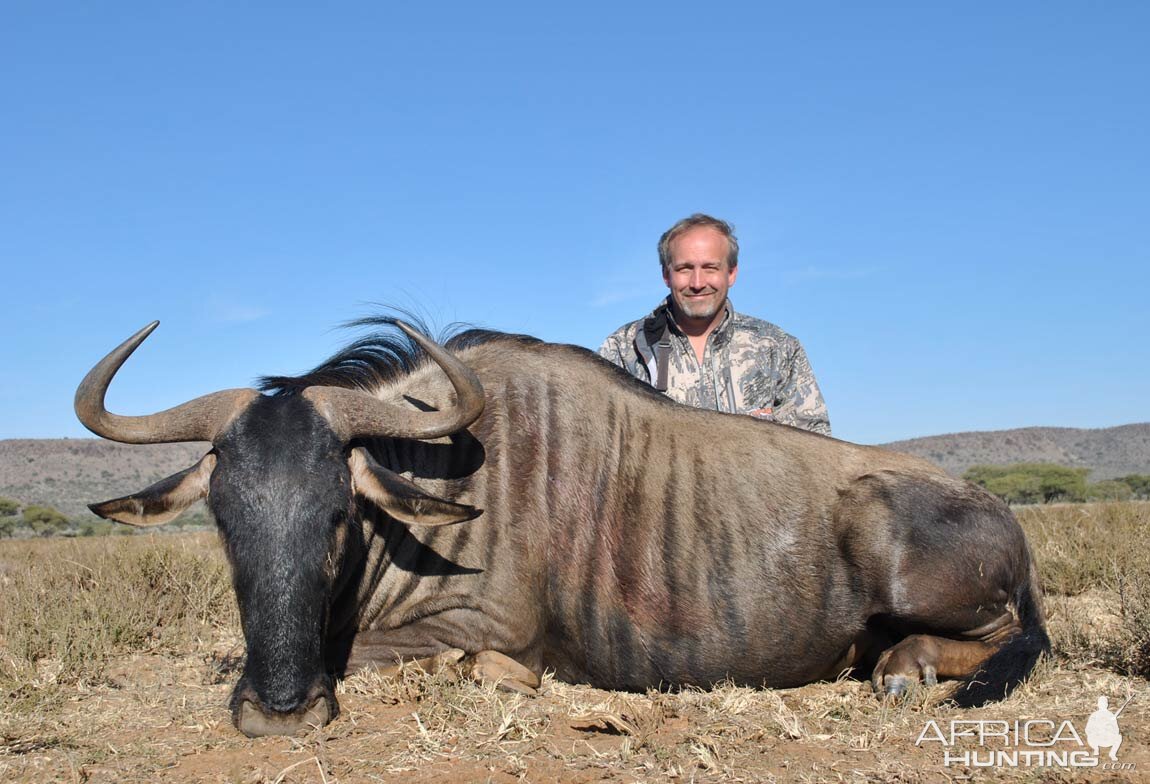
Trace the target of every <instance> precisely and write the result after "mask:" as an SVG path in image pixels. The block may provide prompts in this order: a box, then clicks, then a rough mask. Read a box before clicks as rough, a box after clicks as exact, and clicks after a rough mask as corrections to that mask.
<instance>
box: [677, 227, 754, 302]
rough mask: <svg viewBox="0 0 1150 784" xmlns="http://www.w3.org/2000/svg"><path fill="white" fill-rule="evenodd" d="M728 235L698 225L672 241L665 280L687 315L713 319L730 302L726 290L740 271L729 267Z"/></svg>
mask: <svg viewBox="0 0 1150 784" xmlns="http://www.w3.org/2000/svg"><path fill="white" fill-rule="evenodd" d="M727 249H728V246H727V238H726V237H724V236H723V235H722V234H721V233H720V232H719V231H717V230H716V229H712V228H711V227H709V226H697V227H695V228H693V229H688V230H687V231H685V232H683V233H682V234H680V235H679V236H678V237H676V238H675V240H674V242H672V243H671V265H670V269H666V270H664V271H663V282H664V283H666V284H667V288H669V289H671V299H672V300H673V301H674V303H675V306H676V307H677V309H678V310H679V312H680V313H682V314H683V315H684V316H686V317H688V318H692V319H712V318H714V317H715V314H717V313H718V312H719V311H720V310H722V308H723V303H724V302H726V301H727V289H729V288H730V287H731V286H732V284H734V282H735V275H737V274H738V272H739V270H738V268H737V267H736V268H735V269H729V268H728V267H727Z"/></svg>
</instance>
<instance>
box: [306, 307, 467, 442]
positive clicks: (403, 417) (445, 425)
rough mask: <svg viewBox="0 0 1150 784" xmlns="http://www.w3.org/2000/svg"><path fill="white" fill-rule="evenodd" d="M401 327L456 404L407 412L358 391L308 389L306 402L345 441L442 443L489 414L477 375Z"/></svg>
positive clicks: (416, 333) (417, 335)
mask: <svg viewBox="0 0 1150 784" xmlns="http://www.w3.org/2000/svg"><path fill="white" fill-rule="evenodd" d="M395 325H396V326H397V327H399V328H400V329H402V330H403V331H404V332H406V333H407V335H408V336H409V337H410V338H411V339H412V340H414V341H415V342H416V343H418V344H419V345H420V346H421V347H422V348H423V350H424V351H426V352H427V353H428V355H430V356H431V358H432V359H434V360H435V362H436V364H437V365H439V367H441V368H443V372H444V373H445V374H446V375H447V378H448V379H450V381H451V385H452V386H453V387H454V388H455V397H456V405H455V407H454V408H450V409H447V410H445V411H407V410H404V409H402V408H397V407H396V406H392V405H388V404H387V403H384V402H382V401H381V400H379V399H378V398H376V397H373V396H371V395H369V394H368V393H366V392H361V391H360V390H357V389H344V388H342V387H308V388H307V389H305V390H304V391H303V395H304V397H306V398H307V399H308V400H310V401H311V402H312V404H313V405H315V407H316V409H317V410H318V411H319V412H320V413H321V414H322V415H323V416H324V417H325V418H326V419H327V421H328V422H329V423H330V424H331V426H332V429H333V430H334V431H335V432H336V435H338V436H339V437H340V438H342V439H343V440H344V441H350V440H351V439H353V438H370V437H372V436H395V437H397V438H416V439H423V438H439V437H440V436H447V435H451V434H452V433H458V432H459V431H460V430H462V429H463V428H465V427H467V426H468V425H470V424H471V423H472V422H474V421H475V420H476V419H478V418H479V415H480V414H482V413H483V405H484V402H485V400H484V398H483V385H482V384H480V383H479V378H478V377H477V376H476V375H475V373H474V372H473V371H472V370H471V368H469V367H467V365H464V364H463V363H462V362H460V361H459V360H458V359H456V358H455V357H454V356H453V355H452V354H451V353H450V352H448V351H447V349H445V348H443V347H442V346H440V345H439V344H437V343H435V342H434V341H432V340H430V339H428V338H426V337H424V336H423V335H421V334H419V333H418V332H416V331H415V330H414V329H412V328H411V327H409V326H408V325H407V324H404V323H403V322H402V321H399V320H396V322H395Z"/></svg>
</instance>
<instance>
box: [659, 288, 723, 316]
mask: <svg viewBox="0 0 1150 784" xmlns="http://www.w3.org/2000/svg"><path fill="white" fill-rule="evenodd" d="M717 294H718V292H717V291H713V292H711V293H710V295H711V296H710V297H709V298H708V299H706V300H691V299H688V298H686V297H682V296H679V297H672V299H674V301H675V304H676V305H678V306H679V310H680V311H682V313H683V315H684V316H686V317H687V318H692V319H712V318H714V317H715V314H716V313H718V312H719V311H720V310H722V309H723V304H724V303H725V302H726V297H719V296H716V295H717Z"/></svg>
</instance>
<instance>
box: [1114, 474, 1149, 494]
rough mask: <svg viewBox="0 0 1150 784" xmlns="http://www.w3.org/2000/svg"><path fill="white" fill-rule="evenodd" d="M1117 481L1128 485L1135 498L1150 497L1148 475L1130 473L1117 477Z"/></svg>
mask: <svg viewBox="0 0 1150 784" xmlns="http://www.w3.org/2000/svg"><path fill="white" fill-rule="evenodd" d="M1118 481H1119V482H1122V483H1123V484H1124V485H1126V486H1127V487H1129V488H1130V491H1131V492H1132V493H1133V494H1134V497H1135V498H1150V476H1147V475H1146V474H1130V475H1129V476H1123V477H1119V479H1118Z"/></svg>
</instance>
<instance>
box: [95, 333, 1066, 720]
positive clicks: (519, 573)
mask: <svg viewBox="0 0 1150 784" xmlns="http://www.w3.org/2000/svg"><path fill="white" fill-rule="evenodd" d="M376 323H378V324H381V325H392V324H394V325H397V326H398V327H399V328H400V329H402V331H403V333H406V337H405V336H404V334H401V333H400V332H399V331H397V330H395V329H394V327H393V326H388V327H386V328H385V329H383V330H381V332H380V333H379V334H377V335H375V336H373V337H371V338H365V339H363V340H360V341H359V342H357V343H354V344H352V345H351V346H349V347H348V348H347V349H346V350H344V351H343V352H342V353H340V354H337V355H336V356H335V357H333V358H332V359H331V360H329V361H328V362H327V363H325V364H323V365H321V366H320V367H318V368H317V369H316V370H314V371H313V372H311V373H308V374H306V375H303V376H299V377H292V378H288V377H277V378H265V379H264V381H263V384H262V390H263V392H262V393H261V392H260V391H256V390H254V389H236V390H228V391H223V392H216V393H213V394H210V395H206V396H204V397H200V398H197V399H195V400H193V401H191V402H188V403H185V404H183V405H180V406H177V407H176V408H172V409H169V410H167V411H162V412H160V413H157V414H152V415H150V416H141V417H126V416H118V415H115V414H111V413H108V412H107V410H106V409H105V406H104V395H105V392H106V390H107V388H108V384H109V383H110V382H111V380H112V377H113V376H114V375H115V373H116V371H117V370H118V369H119V368H120V366H121V365H122V364H123V362H124V361H125V360H126V359H127V358H128V356H129V355H130V354H131V353H132V352H133V351H134V350H135V349H136V348H137V347H138V346H139V345H140V344H141V343H142V342H143V341H144V339H145V338H146V337H147V336H148V335H149V334H150V333H151V332H152V330H153V329H154V328H155V326H156V325H155V324H152V325H149V326H147V327H145V328H144V329H142V330H140V331H139V332H138V333H136V334H135V335H133V336H132V337H131V338H129V339H128V340H127V341H125V342H124V343H123V344H122V345H120V346H119V347H118V348H116V349H114V350H113V351H112V352H111V353H110V354H108V356H107V357H105V358H104V359H103V360H102V361H101V362H100V363H99V364H97V365H96V366H95V367H94V368H93V369H92V371H91V372H90V373H89V374H88V376H87V377H86V378H85V379H84V381H83V383H82V384H81V385H80V388H79V390H78V391H77V393H76V411H77V414H78V416H79V417H80V420H81V421H82V422H83V423H84V424H85V425H86V426H87V427H88V428H89V429H91V430H92V431H93V432H95V433H97V434H98V435H101V436H104V437H105V438H110V439H113V440H116V441H123V442H127V443H157V442H173V441H210V442H211V445H212V446H211V451H210V452H208V453H207V454H206V455H205V456H204V457H203V458H202V459H201V460H200V461H199V462H198V463H197V464H196V465H194V466H192V467H191V468H189V469H187V470H185V471H182V472H180V473H178V474H176V475H174V476H172V477H169V478H167V479H164V480H162V481H160V482H158V483H156V484H154V485H152V486H151V487H149V488H147V489H145V490H143V491H141V492H139V493H137V494H135V495H131V496H127V497H125V498H119V499H116V500H113V501H107V502H105V503H101V504H95V505H93V506H92V507H91V508H92V509H93V511H95V512H96V513H97V514H99V515H102V516H104V517H108V518H111V519H114V520H119V521H121V522H125V523H131V524H134V525H150V524H155V523H162V522H165V521H167V520H170V519H172V518H173V517H175V516H176V515H177V514H179V513H180V511H181V510H183V509H184V508H186V507H187V506H188V505H189V504H191V503H193V502H195V501H196V500H199V499H202V498H206V499H207V503H208V505H209V507H210V509H211V511H212V513H213V515H214V516H215V519H216V522H217V524H218V526H219V532H220V535H221V538H222V541H223V545H224V548H225V551H226V554H227V558H228V561H229V563H230V565H231V570H232V576H233V582H234V585H235V591H236V598H237V600H238V603H239V609H240V617H241V620H242V624H243V631H244V638H245V640H246V643H247V659H246V663H245V666H244V670H243V674H242V676H241V677H240V679H239V682H238V684H237V685H236V687H235V690H234V692H233V695H232V700H231V708H232V716H233V720H234V722H235V724H236V726H237V727H238V728H239V729H240V730H242V731H243V732H245V733H247V734H249V735H262V734H271V733H291V732H295V731H298V730H300V729H302V728H306V727H308V726H312V725H317V724H323V723H325V722H327V721H330V720H331V719H332V718H334V717H335V715H336V713H337V711H338V704H337V702H336V699H335V694H334V690H333V680H332V679H333V677H337V676H338V675H339V674H340V673H343V672H345V671H347V669H348V668H350V667H355V666H358V665H360V664H366V663H378V664H387V663H394V662H396V661H399V660H407V659H416V660H424V661H425V663H427V661H435V662H442V661H447V660H450V661H453V662H455V663H457V666H459V667H460V668H461V669H462V670H463V671H465V672H466V673H468V674H470V675H472V676H474V677H477V678H480V679H482V680H486V681H495V682H498V683H499V684H500V685H501V686H502V687H504V688H509V689H514V690H518V691H522V692H526V693H533V692H534V690H535V689H536V687H538V685H539V676H540V674H541V673H542V672H543V670H544V669H545V668H551V669H553V670H554V671H555V673H556V675H557V676H558V677H559V678H561V679H563V680H567V681H572V682H585V683H590V684H593V685H596V686H600V687H603V688H611V689H645V688H648V687H653V686H674V685H683V684H694V685H698V686H707V685H709V684H714V683H716V682H718V681H722V680H726V679H730V680H732V681H734V682H735V683H739V684H754V685H765V686H780V687H785V686H796V685H799V684H804V683H809V682H811V681H815V680H819V679H825V678H834V677H835V676H837V675H839V674H840V673H842V672H843V671H844V670H847V669H853V670H854V671H855V672H858V673H863V674H866V673H869V674H870V677H871V680H872V683H873V685H874V687H875V689H876V690H878V691H880V692H885V693H889V694H899V693H901V692H903V691H904V690H905V689H906V688H907V686H908V684H909V683H911V682H915V681H922V682H926V683H933V682H934V681H935V680H936V679H937V678H939V677H950V678H957V679H960V683H959V684H958V686H957V688H956V690H955V691H954V692H953V694H952V699H954V700H955V701H956V702H958V703H959V704H960V705H976V704H981V703H983V702H985V701H987V700H991V699H996V698H1001V697H1002V696H1004V694H1005V693H1006V692H1007V691H1009V690H1010V689H1011V688H1013V687H1014V686H1015V685H1016V684H1017V683H1019V682H1020V680H1021V679H1022V678H1023V677H1024V676H1025V675H1026V674H1027V673H1028V672H1029V671H1030V669H1031V668H1032V667H1033V665H1034V663H1035V661H1036V660H1037V658H1038V656H1039V655H1040V653H1041V652H1042V651H1043V650H1044V649H1046V648H1047V647H1048V646H1049V641H1048V638H1047V636H1046V633H1045V631H1044V629H1043V618H1042V611H1041V608H1040V604H1039V597H1038V592H1037V588H1036V580H1035V570H1034V565H1033V562H1032V560H1031V556H1030V553H1029V551H1028V548H1027V544H1026V540H1025V538H1024V536H1023V533H1022V531H1021V529H1020V528H1019V526H1018V524H1017V523H1016V522H1015V520H1014V518H1013V517H1012V516H1011V514H1010V512H1009V510H1008V509H1007V507H1006V506H1005V505H1004V504H1002V503H1001V502H1000V501H998V500H997V499H996V498H994V497H992V496H990V495H989V494H987V493H985V492H983V491H982V490H981V489H979V488H977V487H975V486H973V485H970V484H967V483H964V482H960V481H957V480H955V479H952V478H950V477H948V476H946V475H945V474H943V473H942V472H941V471H939V470H938V469H937V468H935V467H934V466H932V465H931V464H929V463H926V462H924V461H921V460H919V459H916V458H912V457H909V456H906V455H901V454H896V453H893V452H888V451H884V450H881V449H877V448H873V447H866V446H858V445H855V444H849V443H845V442H842V441H836V440H834V439H831V438H825V437H823V436H818V435H813V434H811V433H807V432H802V431H799V430H795V429H792V428H788V427H783V426H779V425H775V424H771V423H767V422H762V421H758V420H755V419H752V418H750V417H740V416H733V415H726V414H719V413H714V412H707V411H701V410H696V409H691V408H686V407H683V406H680V405H678V404H676V403H673V402H671V401H670V400H668V399H666V398H664V397H663V396H661V395H659V394H658V393H656V392H654V391H653V390H651V389H650V388H649V387H647V386H646V385H644V384H642V383H641V382H638V381H636V380H634V379H632V378H631V377H630V376H628V375H627V374H626V373H624V372H622V371H620V370H618V369H617V368H615V367H613V366H612V365H610V364H608V363H607V362H604V361H602V360H600V359H599V358H598V357H596V356H595V355H593V354H591V353H590V352H588V351H585V350H583V349H580V348H576V347H572V346H562V345H552V344H547V343H542V342H540V341H537V340H534V339H532V338H525V337H521V336H511V335H503V334H497V333H492V332H484V331H477V330H472V331H469V332H465V333H463V334H460V335H458V336H456V337H455V338H453V339H452V340H451V341H450V342H448V343H447V344H446V348H444V347H441V346H439V345H437V344H436V343H434V342H432V341H431V340H430V339H428V338H426V337H424V336H423V335H422V334H421V333H420V332H418V331H416V330H414V329H412V328H410V327H407V326H406V325H404V324H402V323H400V322H398V321H395V322H393V321H391V320H388V319H377V320H376Z"/></svg>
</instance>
